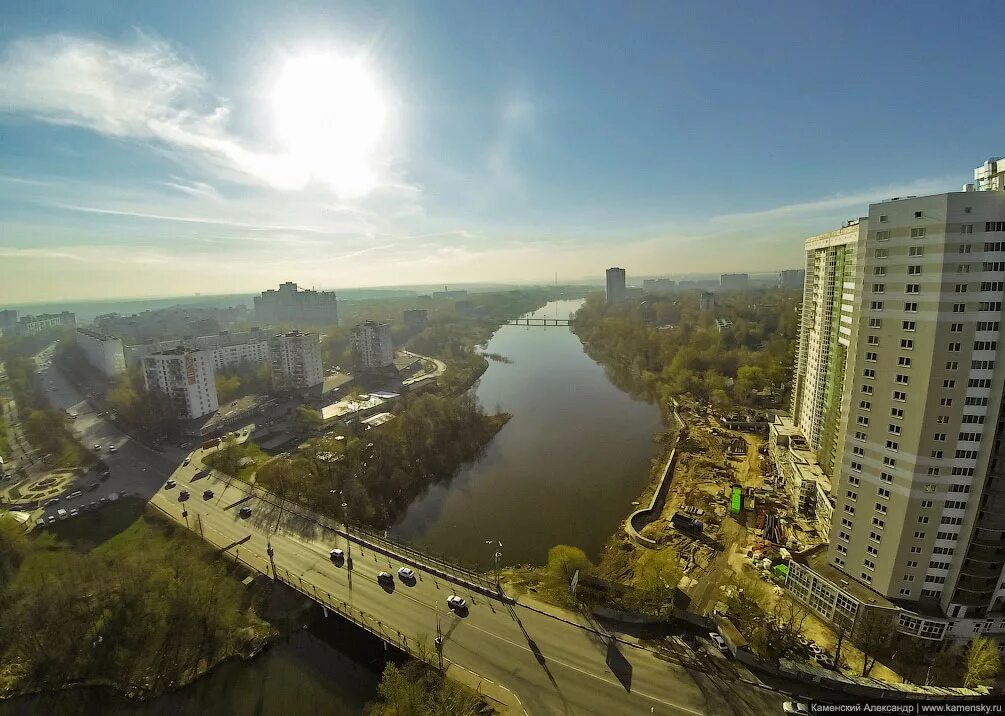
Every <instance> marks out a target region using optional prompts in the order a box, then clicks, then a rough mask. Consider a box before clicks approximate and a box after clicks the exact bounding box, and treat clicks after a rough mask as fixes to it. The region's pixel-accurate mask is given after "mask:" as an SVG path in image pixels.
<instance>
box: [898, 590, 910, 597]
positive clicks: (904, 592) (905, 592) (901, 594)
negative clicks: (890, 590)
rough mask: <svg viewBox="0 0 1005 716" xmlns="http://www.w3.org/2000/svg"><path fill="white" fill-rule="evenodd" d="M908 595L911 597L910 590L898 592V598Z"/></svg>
mask: <svg viewBox="0 0 1005 716" xmlns="http://www.w3.org/2000/svg"><path fill="white" fill-rule="evenodd" d="M910 595H911V590H910V589H903V588H902V589H901V590H900V596H902V597H908V596H910Z"/></svg>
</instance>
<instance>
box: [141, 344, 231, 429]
mask: <svg viewBox="0 0 1005 716" xmlns="http://www.w3.org/2000/svg"><path fill="white" fill-rule="evenodd" d="M215 378H216V371H215V370H214V369H213V357H212V356H211V355H210V354H209V352H208V351H193V350H188V349H186V348H175V349H173V350H169V351H164V352H163V353H155V354H153V355H149V356H145V357H144V358H143V380H144V382H145V384H146V388H147V390H148V391H150V390H159V391H161V392H162V393H164V394H165V395H167V396H168V397H169V398H170V399H171V404H172V405H173V407H174V411H175V415H176V416H177V417H178V418H181V419H191V418H201V417H202V416H204V415H209V414H211V413H215V412H216V411H217V410H218V409H219V407H220V402H219V400H218V399H217V395H216V381H215Z"/></svg>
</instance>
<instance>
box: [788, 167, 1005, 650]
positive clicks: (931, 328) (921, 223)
mask: <svg viewBox="0 0 1005 716" xmlns="http://www.w3.org/2000/svg"><path fill="white" fill-rule="evenodd" d="M988 174H989V172H988V169H987V165H985V166H984V167H982V168H979V169H978V170H977V172H975V179H977V180H978V182H977V183H978V185H979V186H981V184H980V182H981V180H982V177H985V175H988ZM990 174H992V175H993V172H990ZM985 178H986V177H985ZM991 178H992V179H993V176H992V177H991ZM990 181H991V180H990V179H988V182H990ZM986 185H987V188H989V190H985V191H972V190H971V191H963V192H952V193H946V194H938V195H934V196H925V197H908V198H904V199H894V200H890V201H885V202H880V203H876V204H873V205H871V206H870V207H869V216H868V218H867V219H865V220H861V221H859V222H858V223H857V225H856V226H855V227H854V228H853V227H852V225H849V226H846V227H845V229H842V230H841V231H842V232H846V233H847V235H846V236H843V237H838V236H837V234H839V233H841V232H832V235H826V234H825V235H823V236H824V237H827V236H830V237H831V239H832V241H833V243H835V247H834V248H836V247H837V246H841V245H847V246H848V247H849V248H848V249H845V251H846V252H850V251H851V248H850V247H851V246H854V247H855V248H854V259H853V261H852V265H853V271H854V279H853V280H851V281H849V280H848V278H849V276H848V268H847V266H846V267H845V268H843V269H841V268H839V267H838V266H837V263H838V260H837V258H838V257H837V256H836V255H835V256H833V257H832V256H831V254H830V253H825V252H824V249H825V248H827V249H828V251H829V249H830V248H831V247H824V246H823V245H822V244H824V243H826V241H825V240H824V239H823V237H815V239H811V240H810V241H809V242H807V269H806V271H807V273H806V288H805V297H806V298H805V303H804V308H803V322H802V335H801V337H800V344H799V345H800V347H799V351H800V352H799V359H798V367H797V375H796V385H797V387H796V391H795V395H794V399H793V415H794V416H795V418H796V421H797V424H798V426H799V427H800V428H801V429H803V430H804V432H805V434H806V436H807V439H808V440H809V442H810V444H811V445H813V446H814V448H816V449H818V450H819V451H828V450H830V451H831V453H832V455H833V459H832V460H831V461H830V466H829V468H828V470H829V471H830V472H832V475H831V480H832V483H833V491H832V497H833V503H834V504H833V510H834V513H833V518H832V524H831V528H830V535H829V537H830V541H829V546H828V547H827V550H826V553H825V559H822V558H821V556H820V555H818V556H817V558H816V561H815V562H814V561H813V560H809V561H805V562H803V563H797V562H793V564H792V565H791V567H790V573H789V574H790V576H789V588H790V589H791V590H792V591H793V593H794V594H796V596H798V597H799V598H800V599H802V600H803V601H805V602H806V603H807V604H809V605H810V606H811V607H813V608H814V610H815V611H818V613H821V614H822V615H823V616H825V618H829V619H832V621H833V620H834V614H835V612H834V610H835V609H838V607H839V606H840V609H839V611H841V613H843V614H844V615H845V616H844V617H842V618H844V619H851V620H852V621H853V620H854V619H855V618H856V616H855V615H856V614H857V613H858V611H859V610H863V609H869V608H878V607H882V608H887V609H890V610H891V614H892V615H893V616H894V619H895V623H896V624H897V627H898V628H899V629H900V630H901V631H904V632H906V633H909V634H913V635H916V636H919V637H922V638H925V639H932V640H942V639H951V640H960V641H962V640H968V639H971V638H973V636H974V635H975V634H987V635H989V636H991V637H993V638H996V639H998V640H999V642H1002V641H1005V459H1003V458H1005V446H1003V445H1002V439H1001V438H1002V435H1001V424H1002V420H1003V419H1005V415H1002V401H1003V396H1005V370H1003V369H1002V365H1001V362H1002V360H1003V359H1005V356H1003V355H1002V349H1001V348H1000V347H999V345H1000V344H999V340H1000V326H1001V321H1002V304H1003V300H1005V191H1001V190H993V189H991V187H990V185H989V184H986ZM999 186H1000V185H999ZM845 240H846V243H841V242H842V241H845ZM813 242H817V243H818V244H820V245H819V246H812V247H811V244H812V243H813ZM811 249H812V251H811ZM817 251H820V252H821V253H816V252H817ZM846 258H850V256H849V257H846ZM829 262H833V263H834V264H835V266H834V268H833V270H831V268H830V263H829ZM831 275H833V276H834V278H833V279H830V278H829V277H830V276H831ZM839 284H840V289H839V288H838V285H839ZM839 290H840V296H839V297H838V291H839ZM838 304H839V305H840V308H835V306H836V305H838ZM846 306H848V307H850V310H846ZM835 332H836V335H835ZM842 363H843V364H844V368H843V370H842V369H841V364H842ZM839 393H840V395H841V396H842V397H841V404H840V407H839V408H838V407H836V405H835V400H834V397H833V396H835V395H837V394H839ZM829 435H833V436H834V443H833V445H828V443H827V439H828V437H829ZM821 464H823V460H821ZM862 588H866V589H868V590H869V591H868V593H867V594H868V595H869V596H868V598H867V599H863V598H860V597H861V594H862V591H861V590H862ZM856 595H858V596H856ZM826 605H830V606H829V607H826ZM817 607H820V608H819V609H818V608H817ZM825 607H826V608H825ZM828 610H829V611H830V613H829V614H828ZM842 610H843V611H842ZM849 615H850V616H849Z"/></svg>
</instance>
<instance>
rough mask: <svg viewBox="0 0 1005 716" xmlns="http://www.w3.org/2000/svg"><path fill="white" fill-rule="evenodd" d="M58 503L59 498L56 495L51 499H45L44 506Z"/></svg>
mask: <svg viewBox="0 0 1005 716" xmlns="http://www.w3.org/2000/svg"><path fill="white" fill-rule="evenodd" d="M58 504H59V498H58V497H53V498H52V499H51V500H47V501H46V503H45V506H46V507H51V506H52V505H58Z"/></svg>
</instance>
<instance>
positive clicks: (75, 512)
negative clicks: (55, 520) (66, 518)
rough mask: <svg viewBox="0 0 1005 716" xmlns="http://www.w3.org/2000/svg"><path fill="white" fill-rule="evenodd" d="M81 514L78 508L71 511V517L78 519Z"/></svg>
mask: <svg viewBox="0 0 1005 716" xmlns="http://www.w3.org/2000/svg"><path fill="white" fill-rule="evenodd" d="M78 514H80V513H79V511H78V510H77V508H76V507H73V508H71V509H70V517H76V516H77V515H78Z"/></svg>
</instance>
